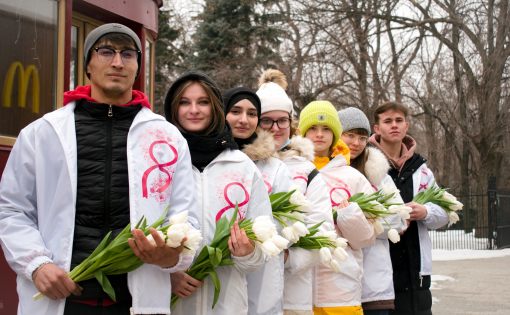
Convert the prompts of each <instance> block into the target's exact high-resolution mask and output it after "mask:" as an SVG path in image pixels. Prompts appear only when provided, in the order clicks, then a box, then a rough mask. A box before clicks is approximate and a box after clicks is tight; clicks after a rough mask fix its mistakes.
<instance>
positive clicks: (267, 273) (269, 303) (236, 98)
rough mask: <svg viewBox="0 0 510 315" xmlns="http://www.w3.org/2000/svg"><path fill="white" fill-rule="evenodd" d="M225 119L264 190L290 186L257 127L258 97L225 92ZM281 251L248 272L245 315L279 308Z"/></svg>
mask: <svg viewBox="0 0 510 315" xmlns="http://www.w3.org/2000/svg"><path fill="white" fill-rule="evenodd" d="M223 99H224V101H225V113H226V115H227V116H226V118H227V122H228V124H229V125H230V127H231V128H232V134H233V135H234V139H235V141H236V143H237V144H238V145H239V148H240V149H241V150H242V151H243V152H244V153H245V154H246V155H247V156H248V157H249V158H250V159H251V160H252V161H253V162H254V163H255V165H257V167H258V169H259V170H260V172H261V173H262V178H263V179H264V183H265V184H266V189H267V192H268V193H277V192H287V191H289V189H290V186H291V178H290V173H289V170H288V169H287V166H286V165H285V163H283V162H282V161H280V160H279V159H277V158H276V157H275V149H274V140H273V137H272V136H271V134H270V133H269V132H267V131H264V130H261V129H258V130H257V125H258V123H259V117H260V111H261V108H260V99H259V97H258V96H257V94H255V93H254V92H253V91H251V90H250V89H248V88H244V87H238V88H233V89H230V90H227V91H225V93H224V94H223ZM283 271H284V254H283V253H282V254H280V255H279V256H277V257H274V258H271V259H270V260H269V261H268V262H267V263H266V264H265V265H264V266H263V267H262V268H260V269H259V270H257V271H255V272H252V273H249V274H248V275H247V279H248V314H250V315H270V314H281V313H282V311H283Z"/></svg>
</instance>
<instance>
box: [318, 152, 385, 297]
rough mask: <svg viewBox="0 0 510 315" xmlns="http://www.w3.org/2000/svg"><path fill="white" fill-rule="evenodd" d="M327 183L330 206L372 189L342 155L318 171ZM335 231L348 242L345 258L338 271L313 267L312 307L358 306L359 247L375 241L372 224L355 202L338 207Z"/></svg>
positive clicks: (360, 257)
mask: <svg viewBox="0 0 510 315" xmlns="http://www.w3.org/2000/svg"><path fill="white" fill-rule="evenodd" d="M320 172H321V174H322V175H323V178H324V179H325V181H326V184H327V191H328V192H329V196H330V200H331V205H330V206H333V207H334V206H337V205H338V203H339V202H340V201H341V200H342V199H346V198H349V197H351V196H352V195H354V194H356V193H360V192H362V193H367V194H369V193H373V192H374V188H373V187H372V186H371V185H370V183H369V182H368V180H367V179H366V178H365V176H363V174H361V173H360V172H358V171H357V170H356V169H354V168H352V167H350V166H348V165H347V162H346V161H345V159H344V157H343V156H341V155H338V156H336V157H334V158H333V159H332V160H331V161H330V162H329V163H328V164H327V165H326V166H324V167H323V168H322V169H321V170H320ZM337 233H338V234H339V236H341V237H344V238H346V239H347V240H348V241H349V246H348V248H347V249H346V251H347V254H348V256H347V259H346V260H344V261H342V262H340V272H338V273H336V272H334V271H333V270H331V269H330V268H328V267H325V266H323V265H319V266H317V267H315V276H314V286H313V287H314V306H316V307H337V306H357V305H361V277H362V275H363V252H362V251H361V249H362V248H364V247H367V246H370V245H372V244H373V243H374V240H375V231H374V228H373V226H372V224H371V223H369V222H368V220H367V219H366V218H365V215H364V214H363V212H362V211H361V209H360V208H359V206H358V205H357V204H356V203H350V204H349V206H347V207H345V208H343V209H340V211H339V212H338V217H337Z"/></svg>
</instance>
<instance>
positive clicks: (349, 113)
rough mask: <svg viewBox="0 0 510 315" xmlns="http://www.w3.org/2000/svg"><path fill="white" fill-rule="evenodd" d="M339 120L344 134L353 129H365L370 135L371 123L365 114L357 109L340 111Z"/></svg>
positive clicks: (349, 108)
mask: <svg viewBox="0 0 510 315" xmlns="http://www.w3.org/2000/svg"><path fill="white" fill-rule="evenodd" d="M338 118H340V122H341V123H342V127H343V128H344V132H345V131H349V130H352V129H365V130H366V131H367V132H368V134H369V135H370V122H369V121H368V118H367V116H366V115H365V113H363V112H362V111H361V110H359V109H357V108H356V107H347V108H345V109H342V110H339V111H338Z"/></svg>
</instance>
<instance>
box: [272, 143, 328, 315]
mask: <svg viewBox="0 0 510 315" xmlns="http://www.w3.org/2000/svg"><path fill="white" fill-rule="evenodd" d="M278 155H279V158H280V159H281V160H282V161H283V162H285V164H286V165H287V166H288V168H289V170H290V172H291V176H292V179H293V181H294V185H295V186H297V187H298V189H300V191H301V192H302V193H303V194H304V195H305V196H306V198H307V199H308V200H309V201H310V202H311V203H312V205H313V208H312V211H311V212H310V213H308V214H307V216H306V219H307V222H308V226H311V225H314V224H317V223H319V222H324V223H323V224H322V225H321V227H320V229H321V230H322V231H327V230H333V229H334V225H333V215H332V212H331V204H330V201H329V195H328V193H327V187H326V183H325V182H324V179H323V177H322V175H321V174H317V175H316V176H315V177H314V178H313V180H312V181H311V182H310V183H308V174H310V172H312V171H313V170H314V169H315V165H314V164H313V163H312V162H311V161H312V160H313V158H314V146H313V143H312V142H311V141H310V140H308V139H306V138H303V137H300V136H294V137H293V138H292V139H291V143H290V144H289V145H288V146H287V147H286V148H285V149H284V150H282V151H280V152H278ZM307 186H308V187H307ZM318 256H319V254H318V252H317V251H312V250H304V249H301V248H290V250H289V257H288V258H287V262H286V264H285V283H284V309H286V310H305V311H309V310H312V309H313V298H312V295H313V292H312V285H313V279H312V276H313V267H314V266H315V265H316V264H317V263H318V261H319V260H318Z"/></svg>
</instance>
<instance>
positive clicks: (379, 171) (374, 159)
mask: <svg viewBox="0 0 510 315" xmlns="http://www.w3.org/2000/svg"><path fill="white" fill-rule="evenodd" d="M366 150H367V151H368V152H367V153H368V159H367V162H366V163H365V174H366V176H367V179H368V181H369V182H370V183H372V184H374V185H379V183H381V182H382V180H383V178H384V177H385V176H386V174H388V170H389V169H390V163H389V162H388V160H387V159H386V156H385V155H384V153H382V152H381V150H379V149H377V148H374V147H367V148H366Z"/></svg>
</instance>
